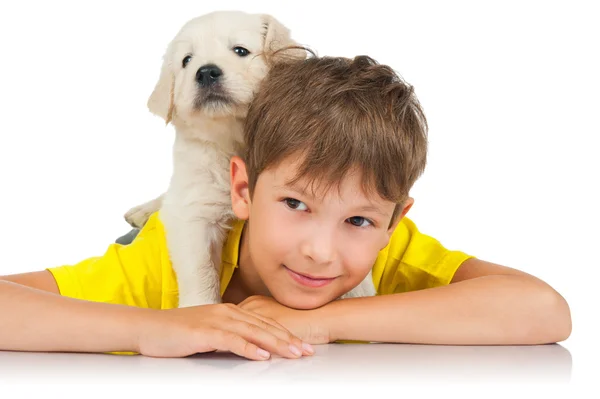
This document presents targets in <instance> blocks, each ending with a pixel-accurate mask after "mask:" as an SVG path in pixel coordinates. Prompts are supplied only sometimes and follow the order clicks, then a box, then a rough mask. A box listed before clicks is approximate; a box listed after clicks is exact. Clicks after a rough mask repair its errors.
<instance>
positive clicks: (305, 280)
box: [282, 265, 336, 288]
mask: <svg viewBox="0 0 600 399" xmlns="http://www.w3.org/2000/svg"><path fill="white" fill-rule="evenodd" d="M282 266H283V268H284V269H285V270H286V271H287V272H288V274H289V275H290V276H291V277H292V278H293V279H294V280H295V281H296V282H297V283H300V284H302V285H304V286H307V287H313V288H318V287H324V286H326V285H327V284H329V283H331V282H332V281H333V280H335V279H336V277H316V276H310V275H307V274H300V273H297V272H295V271H293V270H291V269H290V268H288V267H287V266H286V265H282Z"/></svg>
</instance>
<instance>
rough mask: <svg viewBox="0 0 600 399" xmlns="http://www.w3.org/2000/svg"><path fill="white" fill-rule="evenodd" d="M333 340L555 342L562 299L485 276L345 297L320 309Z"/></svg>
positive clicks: (565, 315) (562, 322)
mask: <svg viewBox="0 0 600 399" xmlns="http://www.w3.org/2000/svg"><path fill="white" fill-rule="evenodd" d="M318 311H319V312H320V317H321V318H322V320H327V322H328V323H330V324H329V327H330V331H331V335H332V337H333V338H334V339H335V340H360V341H374V342H399V343H415V344H447V345H519V344H544V343H553V342H559V341H562V340H564V339H566V338H567V337H568V335H569V334H570V330H571V321H570V320H571V319H570V312H569V308H568V305H567V303H566V301H565V300H564V299H563V298H562V297H561V296H560V295H559V294H557V293H556V292H555V291H554V290H552V289H551V288H550V287H548V286H544V285H541V284H539V283H538V282H533V281H530V280H529V279H527V278H523V277H520V276H486V277H480V278H475V279H472V280H467V281H462V282H459V283H455V284H450V285H448V286H443V287H438V288H432V289H427V290H420V291H413V292H407V293H402V294H394V295H384V296H377V297H369V298H354V299H344V300H339V301H335V302H332V303H330V304H328V305H326V306H324V307H322V308H320V309H319V310H318Z"/></svg>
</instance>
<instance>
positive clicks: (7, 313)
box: [0, 271, 149, 352]
mask: <svg viewBox="0 0 600 399" xmlns="http://www.w3.org/2000/svg"><path fill="white" fill-rule="evenodd" d="M21 284H23V285H21ZM57 294H58V287H57V286H56V283H55V282H54V278H53V277H52V275H51V274H50V272H48V271H41V272H35V273H28V274H24V275H16V276H7V277H1V278H0V350H17V351H60V352H111V351H124V352H127V351H136V350H137V337H138V335H139V330H140V329H141V325H142V323H143V321H144V318H145V317H146V316H147V315H148V312H149V309H141V308H134V307H127V306H119V305H112V304H104V303H95V302H87V301H82V300H78V299H73V298H68V297H63V296H60V295H57Z"/></svg>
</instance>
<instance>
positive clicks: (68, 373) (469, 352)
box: [0, 344, 572, 385]
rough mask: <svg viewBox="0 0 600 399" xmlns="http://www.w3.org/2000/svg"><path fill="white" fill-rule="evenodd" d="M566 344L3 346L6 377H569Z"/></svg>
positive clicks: (0, 377) (0, 367) (218, 380)
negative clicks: (46, 349)
mask: <svg viewBox="0 0 600 399" xmlns="http://www.w3.org/2000/svg"><path fill="white" fill-rule="evenodd" d="M571 369H572V359H571V354H570V353H569V351H568V350H567V349H566V348H564V347H563V346H560V345H556V344H555V345H541V346H427V345H394V344H371V345H364V344H348V345H339V344H330V345H321V346H317V347H316V354H315V355H314V356H312V357H306V358H302V359H298V360H288V359H282V358H273V359H271V360H269V361H264V362H257V361H249V360H245V359H242V358H239V357H237V356H236V355H233V354H231V353H223V352H217V353H208V354H199V355H195V356H191V357H188V358H183V359H157V358H149V357H144V356H116V355H105V354H71V353H27V352H0V383H20V382H26V381H27V382H32V381H35V382H53V383H68V384H73V383H108V382H110V383H121V382H122V383H142V382H143V383H144V384H148V383H150V384H152V383H172V382H177V383H178V384H182V383H183V384H196V383H200V384H224V383H229V384H230V383H231V382H232V381H236V384H239V383H265V382H268V383H269V384H271V383H285V384H289V383H300V382H301V383H306V382H309V383H318V384H339V383H341V382H342V380H344V384H345V385H348V384H352V383H356V384H365V383H369V382H376V383H378V384H381V383H385V384H396V383H412V382H429V383H431V382H434V383H461V384H462V383H469V384H471V383H485V384H488V383H494V382H501V383H503V384H505V383H517V384H529V383H534V384H539V383H543V384H546V383H558V384H563V383H569V382H570V379H571Z"/></svg>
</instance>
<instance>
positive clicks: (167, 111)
mask: <svg viewBox="0 0 600 399" xmlns="http://www.w3.org/2000/svg"><path fill="white" fill-rule="evenodd" d="M174 95H175V77H174V76H173V71H172V69H171V64H170V61H169V57H168V56H167V54H165V56H164V57H163V64H162V68H161V70H160V77H159V78H158V82H157V83H156V86H155V87H154V91H153V92H152V94H151V95H150V98H149V99H148V109H149V110H150V112H152V113H153V114H154V115H157V116H160V117H161V118H163V119H164V120H165V123H166V124H169V122H171V119H172V117H173V108H174V106H175V105H174V99H173V97H174Z"/></svg>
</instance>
